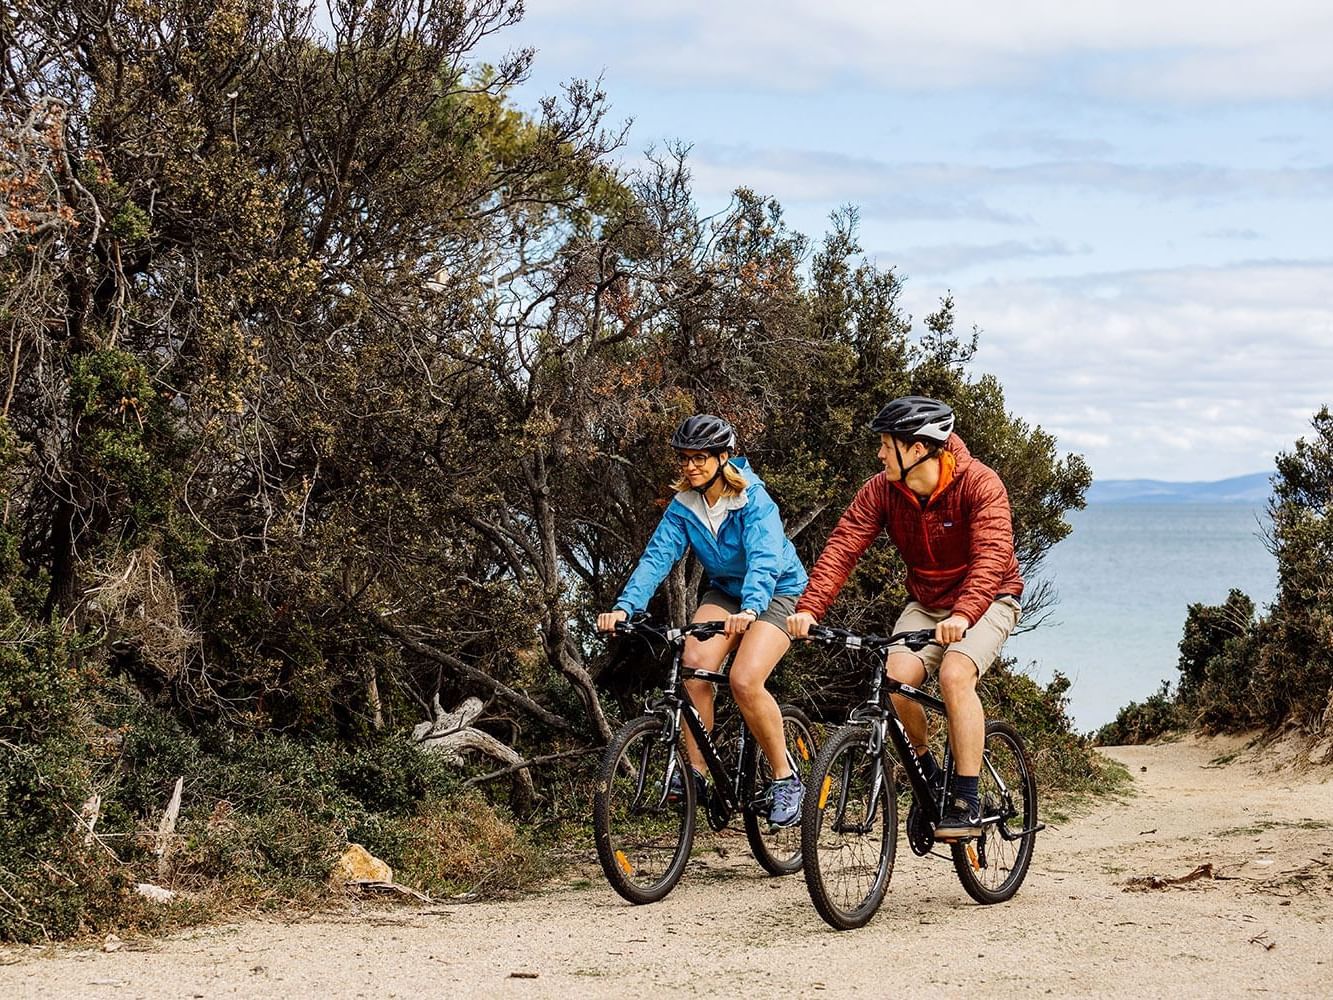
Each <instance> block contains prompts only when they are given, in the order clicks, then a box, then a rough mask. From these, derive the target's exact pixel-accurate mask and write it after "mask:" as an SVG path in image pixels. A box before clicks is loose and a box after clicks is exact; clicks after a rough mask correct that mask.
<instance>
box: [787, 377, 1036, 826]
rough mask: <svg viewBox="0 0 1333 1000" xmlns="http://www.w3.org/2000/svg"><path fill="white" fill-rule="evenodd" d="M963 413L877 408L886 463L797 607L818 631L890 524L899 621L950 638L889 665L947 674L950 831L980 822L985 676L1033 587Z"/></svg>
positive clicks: (922, 727)
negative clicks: (898, 562) (980, 685)
mask: <svg viewBox="0 0 1333 1000" xmlns="http://www.w3.org/2000/svg"><path fill="white" fill-rule="evenodd" d="M953 425H954V414H953V410H952V409H951V408H950V407H949V406H948V405H946V404H945V403H942V402H940V401H939V400H937V399H929V398H927V397H925V396H904V397H902V398H901V399H895V400H894V401H893V402H891V403H889V404H888V405H887V406H885V407H884V408H883V409H882V410H880V411H879V413H878V414H876V416H875V419H874V420H872V421H871V422H870V425H869V429H870V430H872V431H874V432H876V433H877V434H879V437H880V446H879V459H880V461H881V462H882V463H883V465H884V471H883V472H881V473H878V474H877V475H875V476H874V477H872V478H871V479H870V480H869V481H868V482H866V483H865V485H864V486H862V487H861V489H860V490H859V491H858V492H857V494H856V497H855V499H853V500H852V503H851V506H849V507H848V508H847V510H846V512H845V513H844V514H843V515H842V518H841V520H839V521H838V524H837V527H835V528H834V529H833V533H832V534H831V535H829V539H828V542H827V543H825V545H824V551H823V552H822V553H820V556H819V559H818V560H817V561H816V563H815V566H814V569H813V570H812V571H811V574H810V584H809V586H808V587H807V589H806V591H805V594H804V595H803V596H802V597H801V599H800V601H799V602H798V603H797V605H796V611H795V613H794V614H792V615H791V617H789V618H788V619H787V630H788V631H789V632H790V633H791V635H793V636H796V637H801V636H805V635H807V634H808V633H809V631H810V626H811V625H814V624H816V623H817V622H818V621H819V619H820V618H822V617H823V615H824V613H825V612H826V611H827V610H828V608H829V606H830V605H831V604H832V603H833V600H834V598H835V597H836V596H837V594H838V591H839V590H840V589H841V588H842V585H843V584H844V583H845V582H846V581H847V577H848V575H849V574H850V573H851V571H852V568H853V567H854V566H855V565H856V562H857V560H858V559H860V558H861V555H862V553H864V552H865V550H866V549H867V548H869V546H870V543H871V542H873V541H874V540H875V539H876V538H878V537H879V534H880V532H881V531H888V533H889V538H890V539H892V541H893V544H894V545H895V546H896V547H897V549H898V552H899V554H900V555H901V556H902V558H903V562H904V563H906V565H907V593H908V595H909V596H910V597H911V598H912V600H911V601H909V602H908V604H907V606H906V607H905V608H904V609H903V612H902V614H901V615H900V616H899V618H898V621H897V622H896V624H895V625H894V627H893V631H894V633H898V632H904V631H908V630H911V629H921V628H933V629H934V631H935V638H936V639H937V640H938V641H939V642H940V643H941V644H942V645H939V646H936V645H931V646H927V647H925V648H924V649H922V650H921V651H920V652H915V653H914V652H912V651H910V650H908V649H907V647H906V646H893V647H890V648H889V654H888V662H887V665H886V669H887V670H888V673H889V676H890V677H892V678H894V679H895V680H898V681H901V682H903V683H905V684H910V685H912V686H913V687H916V686H919V685H920V684H921V683H922V682H923V681H924V680H925V677H926V674H927V672H930V673H937V672H938V674H939V683H940V693H941V696H942V697H943V699H944V704H945V708H946V709H947V712H948V718H949V744H950V746H951V747H952V749H953V756H954V762H955V775H954V784H953V789H952V793H951V803H950V804H949V806H948V808H947V809H946V810H945V814H944V817H943V818H942V820H941V822H940V825H939V826H938V827H937V828H936V829H935V839H936V840H941V841H948V840H964V839H966V838H968V837H975V836H977V835H979V834H980V833H981V807H980V802H979V799H978V795H977V776H978V774H979V773H980V771H981V757H982V750H983V747H984V746H985V739H986V717H985V714H984V712H983V710H982V707H981V699H980V698H978V697H977V681H978V680H979V679H980V676H981V675H982V674H983V673H985V672H986V670H987V669H988V668H989V667H990V665H991V664H992V663H994V662H995V659H996V657H997V656H998V655H999V652H1000V648H1001V647H1002V646H1003V645H1004V642H1005V640H1006V639H1007V638H1008V637H1009V634H1010V633H1011V632H1012V631H1013V630H1014V627H1015V626H1016V625H1017V624H1018V618H1019V615H1020V613H1021V611H1022V607H1021V605H1020V604H1019V598H1020V597H1021V596H1022V593H1023V579H1022V577H1021V576H1020V575H1019V572H1018V560H1017V559H1016V558H1015V556H1014V529H1013V517H1012V514H1011V512H1010V509H1009V496H1008V494H1007V493H1006V492H1005V488H1004V484H1003V483H1002V482H1001V481H1000V477H999V476H998V475H996V474H995V472H994V470H992V469H990V468H989V467H987V466H986V465H983V464H982V463H981V462H979V461H977V460H976V459H975V458H973V457H972V455H971V453H970V452H969V451H968V450H967V446H966V445H965V444H963V441H962V439H961V438H959V437H958V435H956V434H954V433H953ZM894 706H895V708H896V709H897V710H898V715H899V717H900V718H901V719H902V722H903V726H904V728H905V729H906V730H907V735H908V738H909V739H910V740H911V741H912V746H913V748H914V749H915V750H916V753H917V755H918V757H919V758H920V761H921V766H922V769H923V771H924V772H925V774H926V778H927V780H929V781H931V782H932V783H937V782H942V781H943V780H944V775H943V774H942V772H941V770H940V767H939V765H938V763H937V762H936V761H935V759H934V756H933V755H932V754H931V753H930V749H929V747H928V745H927V739H928V736H929V734H928V733H927V731H926V717H925V712H924V711H923V710H922V709H921V708H920V706H918V705H916V704H914V703H913V702H911V701H908V700H907V699H906V698H902V697H899V696H896V695H895V696H894Z"/></svg>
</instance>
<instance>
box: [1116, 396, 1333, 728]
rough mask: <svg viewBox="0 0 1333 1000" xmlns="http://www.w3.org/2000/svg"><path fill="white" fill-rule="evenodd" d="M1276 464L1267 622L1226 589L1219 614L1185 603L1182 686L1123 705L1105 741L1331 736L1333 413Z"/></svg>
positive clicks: (1316, 421)
mask: <svg viewBox="0 0 1333 1000" xmlns="http://www.w3.org/2000/svg"><path fill="white" fill-rule="evenodd" d="M1312 427H1313V429H1314V433H1313V434H1312V435H1311V436H1310V437H1308V438H1302V439H1301V440H1299V441H1297V442H1296V445H1295V447H1294V448H1293V449H1292V450H1291V451H1289V452H1284V453H1283V454H1280V455H1278V457H1277V475H1276V476H1275V477H1274V480H1273V496H1272V499H1271V500H1270V501H1269V508H1268V509H1269V515H1270V518H1271V528H1270V534H1269V538H1268V543H1269V548H1270V551H1272V553H1273V554H1274V556H1276V557H1277V570H1278V593H1277V600H1276V601H1275V602H1274V603H1273V605H1272V607H1271V608H1270V609H1269V611H1268V614H1267V615H1266V616H1263V617H1260V616H1258V615H1256V611H1255V606H1254V602H1253V601H1252V600H1251V599H1250V598H1249V597H1247V596H1246V595H1245V594H1243V593H1241V592H1240V591H1238V590H1232V591H1231V593H1230V594H1229V595H1228V596H1227V599H1226V600H1225V601H1224V602H1223V603H1222V604H1220V605H1216V606H1209V605H1205V604H1191V605H1190V606H1189V610H1188V613H1187V616H1186V620H1185V627H1184V634H1183V636H1182V638H1181V642H1180V662H1179V668H1180V684H1179V687H1178V688H1177V691H1176V694H1175V696H1174V698H1171V697H1170V696H1169V695H1168V694H1167V690H1166V688H1165V687H1164V688H1163V690H1162V691H1161V692H1159V693H1158V694H1157V695H1155V696H1154V697H1153V698H1152V699H1150V700H1149V702H1148V703H1145V704H1144V705H1138V704H1135V705H1130V706H1127V707H1126V708H1125V709H1122V710H1121V716H1120V717H1118V718H1117V720H1116V723H1114V724H1113V726H1112V727H1108V730H1110V731H1109V732H1108V731H1107V730H1104V731H1103V738H1104V739H1106V740H1111V739H1116V740H1121V741H1124V742H1129V741H1130V740H1131V739H1133V738H1134V737H1135V736H1136V735H1138V736H1140V737H1142V738H1151V737H1152V736H1153V735H1156V734H1157V732H1159V730H1158V729H1157V728H1156V727H1157V726H1158V725H1161V724H1166V723H1167V722H1168V721H1170V720H1174V724H1176V725H1197V726H1198V727H1199V728H1201V729H1203V730H1204V731H1205V732H1233V731H1237V730H1242V729H1254V728H1259V729H1266V730H1273V729H1277V728H1279V727H1282V726H1287V725H1295V726H1296V727H1298V728H1299V729H1300V730H1302V731H1303V732H1305V733H1307V734H1309V735H1312V736H1313V735H1317V734H1320V733H1325V732H1328V731H1330V730H1333V414H1330V413H1329V410H1328V408H1327V407H1324V408H1323V409H1321V410H1320V411H1319V412H1318V413H1317V414H1315V416H1314V418H1313V420H1312Z"/></svg>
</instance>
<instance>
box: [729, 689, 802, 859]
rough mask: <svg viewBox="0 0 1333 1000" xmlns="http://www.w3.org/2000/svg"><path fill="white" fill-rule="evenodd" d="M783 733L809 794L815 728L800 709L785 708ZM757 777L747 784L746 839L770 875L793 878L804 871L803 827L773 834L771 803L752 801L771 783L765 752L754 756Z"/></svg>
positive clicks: (783, 709) (782, 829) (774, 831)
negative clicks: (770, 820)
mask: <svg viewBox="0 0 1333 1000" xmlns="http://www.w3.org/2000/svg"><path fill="white" fill-rule="evenodd" d="M782 734H783V739H784V742H785V743H786V746H787V760H788V763H789V764H790V765H791V768H792V770H793V771H794V772H795V773H796V774H798V775H799V776H800V778H801V782H802V784H804V785H805V790H806V794H807V795H808V794H809V793H810V770H811V767H812V765H813V764H814V761H815V752H816V750H817V747H816V745H815V735H814V727H813V726H812V725H811V724H810V719H809V718H808V717H807V716H806V714H805V713H804V712H802V711H801V710H800V709H799V708H795V707H794V706H792V705H783V706H782ZM755 756H756V761H755V776H754V780H753V781H752V782H749V783H748V787H747V792H746V794H747V795H748V796H750V797H751V802H750V803H747V805H746V809H745V836H746V838H747V839H748V840H749V841H750V849H751V850H752V851H754V857H755V860H756V861H758V862H759V864H760V866H761V867H762V868H763V869H764V871H766V872H768V873H769V874H770V875H794V874H795V873H796V872H798V871H800V870H801V825H800V824H799V823H797V824H796V825H794V826H788V827H783V828H781V829H778V830H772V831H770V829H769V825H768V804H767V802H760V801H758V800H756V799H753V795H754V791H755V790H756V789H763V788H766V787H767V786H768V784H769V782H770V781H771V780H772V769H771V768H770V767H769V764H768V760H767V758H765V757H764V754H763V752H762V751H758V750H757V751H756V753H755Z"/></svg>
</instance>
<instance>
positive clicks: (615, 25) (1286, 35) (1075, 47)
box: [529, 0, 1333, 101]
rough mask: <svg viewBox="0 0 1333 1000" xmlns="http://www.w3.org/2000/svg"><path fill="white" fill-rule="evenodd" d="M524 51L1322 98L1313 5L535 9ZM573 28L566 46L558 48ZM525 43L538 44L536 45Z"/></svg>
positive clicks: (785, 80) (878, 78)
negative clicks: (627, 47) (608, 41)
mask: <svg viewBox="0 0 1333 1000" xmlns="http://www.w3.org/2000/svg"><path fill="white" fill-rule="evenodd" d="M529 17H530V19H531V20H532V21H533V23H534V26H535V28H534V33H533V38H534V41H535V42H537V44H539V45H541V44H542V41H541V39H542V38H546V39H548V40H550V41H551V42H553V43H554V46H553V47H555V48H557V49H558V50H560V52H559V54H561V55H572V56H575V57H576V59H577V60H578V61H580V62H582V64H583V65H584V66H586V65H588V64H589V60H591V61H592V64H597V63H604V62H605V59H606V57H605V55H604V54H599V52H600V53H604V51H605V50H604V49H603V48H601V46H602V45H603V43H604V41H605V38H606V37H607V36H608V35H613V36H615V37H618V38H632V39H633V51H634V59H633V63H632V64H625V65H623V66H620V67H618V72H621V73H628V74H633V75H634V76H638V77H644V78H648V79H653V80H656V81H666V82H670V83H673V84H694V83H700V84H704V85H715V84H718V83H731V82H739V83H742V84H743V85H746V86H762V87H768V88H782V89H788V88H793V89H804V88H811V89H816V88H824V87H832V86H837V85H839V83H841V82H845V81H855V82H857V83H859V84H862V85H871V86H884V87H890V88H894V89H904V90H918V89H939V88H955V87H974V86H996V85H1001V86H1003V85H1006V84H1009V85H1013V84H1031V83H1034V82H1037V81H1044V80H1050V79H1055V80H1058V81H1059V83H1060V84H1061V85H1062V86H1064V87H1066V88H1067V87H1075V88H1077V87H1078V86H1080V85H1082V86H1086V87H1093V88H1096V89H1098V90H1101V91H1102V92H1104V93H1109V94H1113V95H1120V94H1130V95H1134V96H1149V97H1152V98H1153V99H1154V100H1160V99H1162V98H1167V99H1179V100H1185V101H1190V100H1215V99H1235V98H1263V99H1266V98H1273V97H1327V96H1329V95H1330V94H1333V61H1330V60H1329V59H1328V57H1327V51H1328V46H1329V41H1330V39H1331V38H1333V6H1330V5H1329V4H1327V3H1325V2H1322V0H1267V2H1263V3H1260V2H1258V0H1233V2H1232V3H1229V4H1225V5H1224V4H1219V3H1217V2H1216V0H1212V2H1210V3H1204V2H1202V0H1173V2H1171V3H1161V2H1148V0H1082V2H1079V3H1067V2H1058V0H1010V2H1008V3H1003V4H996V3H990V2H983V0H935V2H933V3H930V4H925V3H894V4H866V3H864V2H863V0H818V2H816V0H765V2H759V0H730V2H728V3H723V4H719V3H716V2H705V0H676V2H675V3H672V4H662V5H650V4H627V3H624V2H620V0H617V2H612V0H550V2H547V3H544V4H542V5H541V6H540V7H537V6H535V5H534V7H533V9H532V10H531V11H530V14H529ZM570 25H577V26H578V31H579V32H580V35H581V37H577V36H576V37H575V38H573V39H571V38H569V37H568V35H569V34H570V32H569V29H568V26H570ZM538 29H539V30H538Z"/></svg>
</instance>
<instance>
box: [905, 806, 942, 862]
mask: <svg viewBox="0 0 1333 1000" xmlns="http://www.w3.org/2000/svg"><path fill="white" fill-rule="evenodd" d="M907 843H908V844H909V845H911V848H912V853H913V854H915V855H917V856H918V857H923V858H924V857H925V856H926V855H927V854H929V853H930V849H931V848H932V847H934V846H935V831H934V830H932V829H931V828H930V824H929V823H928V822H926V817H925V814H924V813H922V811H921V810H920V808H918V807H917V804H916V798H915V796H914V797H913V798H912V804H911V805H910V806H908V808H907Z"/></svg>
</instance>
